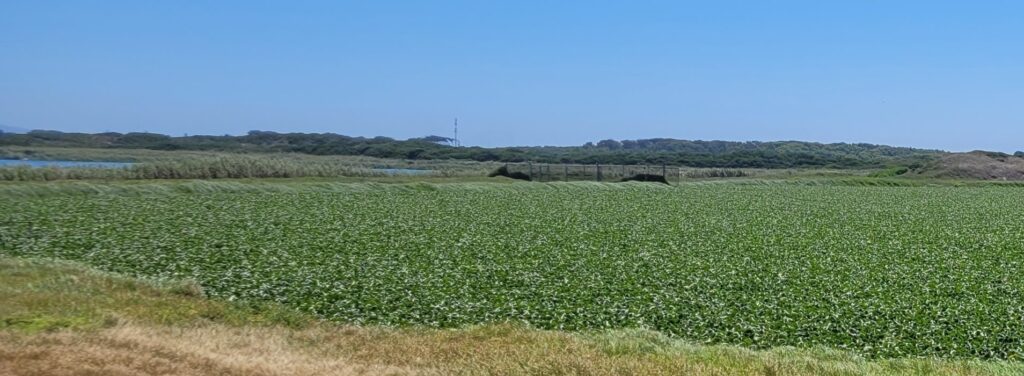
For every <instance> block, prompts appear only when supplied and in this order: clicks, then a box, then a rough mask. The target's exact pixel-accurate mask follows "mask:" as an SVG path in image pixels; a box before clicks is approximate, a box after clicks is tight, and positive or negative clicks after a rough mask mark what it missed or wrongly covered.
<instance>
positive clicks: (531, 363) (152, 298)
mask: <svg viewBox="0 0 1024 376" xmlns="http://www.w3.org/2000/svg"><path fill="white" fill-rule="evenodd" d="M439 374H445V375H448V374H467V375H519V374H535V375H560V374H565V375H654V374H687V375H888V374H897V375H930V374H951V375H1021V374H1024V365H1021V364H1016V363H1007V362H981V361H944V360H930V359H901V360H866V359H863V358H860V357H858V356H856V355H853V354H850V353H845V352H839V351H834V350H828V349H820V348H819V349H792V348H781V349H775V350H770V351H751V350H746V349H742V348H737V347H731V346H700V345H694V344H690V343H687V342H684V341H679V340H673V339H669V338H666V337H664V336H662V335H660V334H657V333H654V332H649V331H643V330H620V331H608V332H595V333H566V332H551V331H540V330H535V329H531V328H527V327H523V326H520V325H512V324H499V325H489V326H481V327H473V328H466V329H459V330H434V329H422V328H402V329H396V328H381V327H355V326H347V325H340V324H334V323H329V322H322V321H318V320H316V319H314V318H311V317H309V316H305V315H302V314H299V313H295V312H294V311H290V310H288V309H285V308H282V307H278V306H273V305H241V304H237V303H228V302H221V301H213V300H208V299H204V298H203V297H202V296H201V290H199V289H198V288H197V287H196V286H194V285H192V284H189V283H156V282H151V281H150V282H146V281H137V280H130V279H126V278H121V277H118V276H112V275H107V274H102V273H98V272H95V271H91V270H88V269H85V268H83V267H80V266H77V265H73V264H67V263H55V262H49V261H26V260H15V259H9V258H0V375H439Z"/></svg>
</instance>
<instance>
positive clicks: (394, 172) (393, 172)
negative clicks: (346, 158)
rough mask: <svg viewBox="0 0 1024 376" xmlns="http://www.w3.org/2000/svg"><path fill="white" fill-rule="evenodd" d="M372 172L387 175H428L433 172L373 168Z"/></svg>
mask: <svg viewBox="0 0 1024 376" xmlns="http://www.w3.org/2000/svg"><path fill="white" fill-rule="evenodd" d="M373 170H374V171H377V172H383V173H385V174H388V175H430V174H433V173H434V171H433V170H417V169H413V168H375V169H373Z"/></svg>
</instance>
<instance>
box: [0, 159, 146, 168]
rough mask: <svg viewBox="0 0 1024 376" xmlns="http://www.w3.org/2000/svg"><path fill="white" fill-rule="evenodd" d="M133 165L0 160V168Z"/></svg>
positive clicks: (115, 166) (128, 164)
mask: <svg viewBox="0 0 1024 376" xmlns="http://www.w3.org/2000/svg"><path fill="white" fill-rule="evenodd" d="M133 164H134V163H127V162H86V161H33V160H24V159H0V167H18V166H25V167H32V168H43V167H57V168H71V167H76V168H125V167H129V166H131V165H133Z"/></svg>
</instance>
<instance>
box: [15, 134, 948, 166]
mask: <svg viewBox="0 0 1024 376" xmlns="http://www.w3.org/2000/svg"><path fill="white" fill-rule="evenodd" d="M450 141H451V139H449V138H446V137H440V136H428V137H422V138H413V139H408V140H395V139H392V138H388V137H373V138H366V137H349V136H344V135H339V134H333V133H277V132H268V131H251V132H249V133H248V134H246V135H242V136H230V135H224V136H203V135H197V136H183V137H172V136H168V135H163V134H156V133H113V132H107V133H95V134H89V133H65V132H58V131H43V130H35V131H31V132H28V133H23V134H15V133H2V134H0V145H7V146H53V147H79V148H127V149H153V150H205V151H227V152H242V153H268V152H292V153H305V154H313V155H361V156H370V157H378V158H399V159H460V160H476V161H499V162H527V161H529V162H538V163H581V164H668V165H683V166H692V167H722V168H797V167H829V168H876V167H888V166H893V165H907V164H917V163H923V162H925V161H928V160H931V159H933V158H934V157H935V156H937V155H939V154H941V153H942V152H941V151H937V150H925V149H914V148H905V147H892V146H884V145H873V144H863V143H858V144H847V143H834V144H822V143H814V142H799V141H777V142H756V141H754V142H731V141H688V140H676V139H669V138H652V139H643V140H622V141H618V140H601V141H599V142H597V143H596V144H595V143H592V142H588V143H586V144H584V145H582V146H531V147H497V148H483V147H454V146H451V142H450Z"/></svg>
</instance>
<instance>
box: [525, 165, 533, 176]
mask: <svg viewBox="0 0 1024 376" xmlns="http://www.w3.org/2000/svg"><path fill="white" fill-rule="evenodd" d="M526 165H527V166H530V179H533V162H526Z"/></svg>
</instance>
